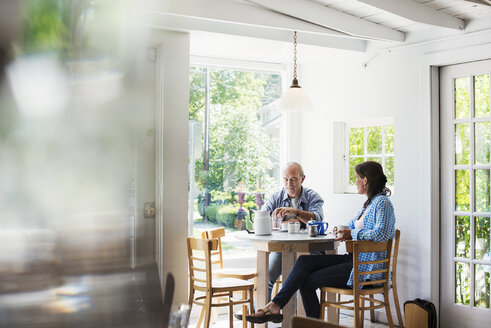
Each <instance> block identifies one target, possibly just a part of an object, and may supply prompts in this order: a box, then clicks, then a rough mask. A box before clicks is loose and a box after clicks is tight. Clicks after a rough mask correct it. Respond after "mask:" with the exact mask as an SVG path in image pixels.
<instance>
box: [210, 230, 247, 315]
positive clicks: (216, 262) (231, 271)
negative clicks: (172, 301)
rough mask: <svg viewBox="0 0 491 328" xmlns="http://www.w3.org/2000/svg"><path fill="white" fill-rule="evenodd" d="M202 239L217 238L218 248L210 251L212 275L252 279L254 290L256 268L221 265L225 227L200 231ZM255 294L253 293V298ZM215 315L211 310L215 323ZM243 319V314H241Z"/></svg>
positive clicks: (218, 300)
mask: <svg viewBox="0 0 491 328" xmlns="http://www.w3.org/2000/svg"><path fill="white" fill-rule="evenodd" d="M201 237H202V238H203V239H217V240H218V248H217V249H216V250H215V251H212V252H211V256H212V259H211V263H212V265H213V277H216V278H235V279H240V280H249V279H254V290H256V286H257V283H256V277H257V272H256V270H249V269H243V268H242V269H235V268H224V267H223V253H222V237H225V228H224V227H220V228H216V229H210V230H205V231H203V232H202V233H201ZM243 297H244V298H245V297H246V294H245V292H243ZM255 297H256V296H255V295H254V298H255ZM222 300H224V298H217V302H218V303H220V302H221V301H222ZM215 310H216V309H215ZM216 317H217V311H213V313H212V316H211V322H212V323H215V321H216ZM243 319H245V316H243Z"/></svg>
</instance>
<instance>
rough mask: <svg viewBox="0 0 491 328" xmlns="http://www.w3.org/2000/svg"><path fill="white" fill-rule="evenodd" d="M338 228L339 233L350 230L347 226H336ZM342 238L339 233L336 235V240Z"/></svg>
mask: <svg viewBox="0 0 491 328" xmlns="http://www.w3.org/2000/svg"><path fill="white" fill-rule="evenodd" d="M336 228H338V231H339V230H347V229H349V227H348V226H345V225H338V226H336ZM340 237H341V235H340V234H339V232H338V233H337V234H336V238H340Z"/></svg>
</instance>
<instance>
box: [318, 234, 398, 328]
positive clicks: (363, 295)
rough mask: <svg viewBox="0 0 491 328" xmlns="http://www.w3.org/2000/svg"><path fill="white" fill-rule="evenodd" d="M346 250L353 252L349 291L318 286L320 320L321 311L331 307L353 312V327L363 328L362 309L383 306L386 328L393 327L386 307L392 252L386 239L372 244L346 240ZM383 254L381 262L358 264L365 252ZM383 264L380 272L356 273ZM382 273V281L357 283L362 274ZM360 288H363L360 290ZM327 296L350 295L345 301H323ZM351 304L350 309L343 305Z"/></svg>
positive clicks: (388, 307)
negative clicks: (380, 298)
mask: <svg viewBox="0 0 491 328" xmlns="http://www.w3.org/2000/svg"><path fill="white" fill-rule="evenodd" d="M346 250H347V251H348V252H350V253H353V288H335V287H322V288H321V319H324V316H325V310H326V308H327V307H328V306H332V307H335V308H338V309H347V310H353V311H354V312H355V313H354V318H355V327H356V328H359V327H363V318H364V316H363V314H364V311H365V310H375V309H380V308H383V307H385V312H386V313H387V320H388V322H389V327H391V328H392V327H394V323H393V321H392V315H391V312H390V304H389V271H390V260H391V252H392V240H388V241H387V242H385V243H379V242H373V241H364V240H362V241H352V240H348V241H346ZM384 251H385V252H387V253H386V254H387V256H386V258H385V259H382V260H377V261H359V258H358V255H359V254H360V253H367V252H370V253H371V252H384ZM378 263H385V267H384V268H383V269H378V270H371V271H360V265H364V264H378ZM376 273H383V274H384V277H383V279H379V280H371V281H364V282H360V281H359V277H360V275H366V274H376ZM360 287H363V289H360ZM382 292H383V293H384V301H381V300H377V299H374V298H370V297H369V296H370V295H375V294H378V293H382ZM327 293H335V294H343V295H351V296H353V299H350V300H347V301H340V300H338V301H334V302H329V301H327ZM365 301H368V302H369V303H368V304H369V305H368V306H365ZM350 303H353V305H352V306H348V305H347V304H350Z"/></svg>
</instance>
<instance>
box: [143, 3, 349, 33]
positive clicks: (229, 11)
mask: <svg viewBox="0 0 491 328" xmlns="http://www.w3.org/2000/svg"><path fill="white" fill-rule="evenodd" d="M147 9H148V11H153V12H162V13H166V14H171V15H176V16H184V17H192V18H198V19H202V20H211V21H217V22H229V23H237V24H244V25H250V26H262V27H268V28H278V29H284V30H288V31H294V30H296V31H301V32H306V33H318V34H324V35H331V36H338V37H351V38H352V36H351V35H347V34H345V33H342V32H339V31H334V30H331V29H329V28H326V27H323V26H318V25H316V24H312V23H309V22H305V21H302V20H300V19H296V18H294V17H288V16H286V15H282V14H279V13H275V12H272V11H270V10H267V9H264V8H260V7H257V6H254V5H250V4H246V3H238V2H231V1H227V0H206V1H203V0H166V1H154V2H153V5H152V6H151V7H147ZM223 32H224V33H226V31H223Z"/></svg>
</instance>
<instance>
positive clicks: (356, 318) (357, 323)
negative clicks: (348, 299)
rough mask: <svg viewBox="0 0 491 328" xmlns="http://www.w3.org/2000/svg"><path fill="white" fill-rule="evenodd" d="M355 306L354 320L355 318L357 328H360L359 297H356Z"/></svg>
mask: <svg viewBox="0 0 491 328" xmlns="http://www.w3.org/2000/svg"><path fill="white" fill-rule="evenodd" d="M353 306H354V308H355V312H354V316H353V317H354V318H355V328H360V299H359V296H358V295H355V296H354V300H353Z"/></svg>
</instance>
